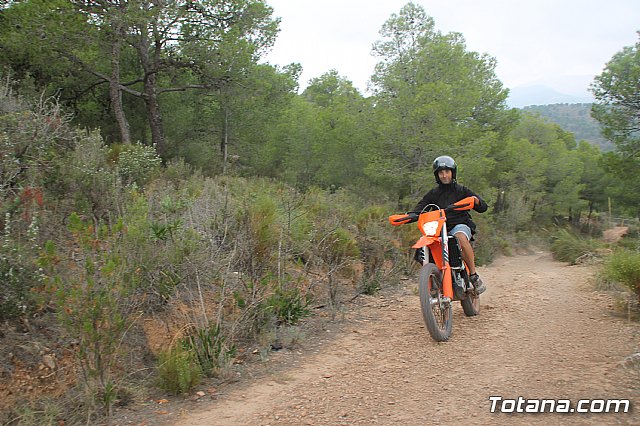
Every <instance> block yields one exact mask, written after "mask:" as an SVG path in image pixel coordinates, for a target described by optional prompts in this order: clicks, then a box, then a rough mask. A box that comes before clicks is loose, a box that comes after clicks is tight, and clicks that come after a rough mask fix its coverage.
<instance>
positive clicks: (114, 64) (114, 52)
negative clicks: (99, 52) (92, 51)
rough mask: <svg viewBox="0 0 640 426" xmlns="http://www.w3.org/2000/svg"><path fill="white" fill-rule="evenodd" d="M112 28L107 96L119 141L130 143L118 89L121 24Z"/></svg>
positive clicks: (120, 91) (120, 93)
mask: <svg viewBox="0 0 640 426" xmlns="http://www.w3.org/2000/svg"><path fill="white" fill-rule="evenodd" d="M114 30H115V31H116V34H117V36H116V37H115V39H114V42H113V44H112V45H111V81H109V97H110V98H111V109H112V110H113V115H114V117H115V119H116V123H118V128H119V129H120V142H122V143H123V144H130V143H131V132H130V130H129V121H128V120H127V116H126V115H125V113H124V108H123V106H122V90H121V89H120V51H121V46H122V38H121V37H120V34H121V33H122V25H121V24H116V25H115V28H114Z"/></svg>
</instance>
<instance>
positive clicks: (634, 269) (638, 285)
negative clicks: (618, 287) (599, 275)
mask: <svg viewBox="0 0 640 426" xmlns="http://www.w3.org/2000/svg"><path fill="white" fill-rule="evenodd" d="M603 271H604V275H605V276H606V277H607V278H611V279H613V280H615V281H618V282H620V283H622V284H624V285H625V286H627V287H629V289H631V291H633V292H634V293H635V294H636V295H637V296H638V300H639V301H640V252H637V251H631V250H618V251H616V252H614V253H613V254H612V255H611V256H609V257H608V258H607V260H606V262H605V265H604V269H603Z"/></svg>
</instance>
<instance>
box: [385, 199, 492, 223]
mask: <svg viewBox="0 0 640 426" xmlns="http://www.w3.org/2000/svg"><path fill="white" fill-rule="evenodd" d="M476 203H479V201H478V199H477V198H476V197H466V198H463V199H462V200H460V201H458V202H456V203H453V204H450V205H448V206H447V207H445V208H444V209H442V210H444V211H445V212H450V211H465V210H471V209H472V208H474V207H475V206H476ZM426 207H434V208H438V206H436V205H435V204H429V205H428V206H426ZM419 216H420V215H419V214H418V213H414V212H409V213H405V214H394V215H391V216H389V223H391V224H392V225H393V226H399V225H404V224H407V223H412V222H417V221H418V217H419Z"/></svg>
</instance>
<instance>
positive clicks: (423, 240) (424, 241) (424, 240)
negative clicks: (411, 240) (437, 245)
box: [411, 235, 440, 249]
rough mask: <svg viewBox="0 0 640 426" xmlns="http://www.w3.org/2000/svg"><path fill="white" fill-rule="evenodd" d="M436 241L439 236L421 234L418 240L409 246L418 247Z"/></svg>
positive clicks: (438, 239)
mask: <svg viewBox="0 0 640 426" xmlns="http://www.w3.org/2000/svg"><path fill="white" fill-rule="evenodd" d="M436 241H440V237H427V236H426V235H423V236H422V237H421V238H420V239H419V240H418V241H416V243H415V244H414V245H413V246H411V248H415V249H418V248H421V247H426V246H430V245H431V244H433V243H434V242H436Z"/></svg>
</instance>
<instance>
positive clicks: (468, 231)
mask: <svg viewBox="0 0 640 426" xmlns="http://www.w3.org/2000/svg"><path fill="white" fill-rule="evenodd" d="M457 169H458V166H457V165H456V162H455V161H454V160H453V158H451V157H449V156H448V155H442V156H440V157H438V158H436V159H435V160H434V161H433V175H434V176H435V178H436V182H437V184H438V186H436V187H435V188H433V189H432V190H430V191H429V192H427V193H426V194H425V195H424V197H422V199H421V200H420V202H418V204H417V205H416V206H415V208H414V209H413V210H412V211H411V212H410V213H414V214H416V215H417V214H420V213H421V212H422V211H423V209H424V208H425V207H426V206H427V205H428V204H435V205H437V206H439V207H441V208H444V207H446V206H449V205H451V204H453V203H455V202H458V201H460V200H462V199H463V198H466V197H475V199H476V202H475V204H474V206H473V209H474V210H475V211H477V212H478V213H484V212H485V211H487V208H488V206H487V203H486V202H484V201H483V200H482V198H480V197H479V196H478V195H476V194H475V193H474V192H473V191H471V190H470V189H469V188H467V187H465V186H463V185H461V184H459V183H458V182H456V174H457V173H456V172H457ZM447 231H448V233H449V235H453V236H455V237H456V239H457V240H458V243H459V244H460V248H461V249H462V259H463V260H464V262H465V263H466V265H467V267H468V268H469V279H470V280H471V283H472V284H473V286H474V287H475V289H476V292H477V293H478V294H480V293H483V292H484V291H485V290H486V286H485V284H484V283H483V282H482V280H481V279H480V277H479V276H478V273H477V271H476V264H475V255H474V253H473V247H471V241H472V240H473V235H474V234H475V232H476V225H475V223H473V220H471V215H470V214H469V212H468V211H455V210H454V211H451V212H447Z"/></svg>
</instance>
